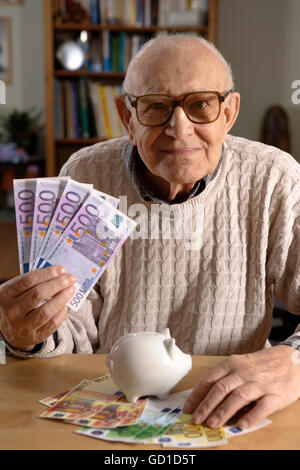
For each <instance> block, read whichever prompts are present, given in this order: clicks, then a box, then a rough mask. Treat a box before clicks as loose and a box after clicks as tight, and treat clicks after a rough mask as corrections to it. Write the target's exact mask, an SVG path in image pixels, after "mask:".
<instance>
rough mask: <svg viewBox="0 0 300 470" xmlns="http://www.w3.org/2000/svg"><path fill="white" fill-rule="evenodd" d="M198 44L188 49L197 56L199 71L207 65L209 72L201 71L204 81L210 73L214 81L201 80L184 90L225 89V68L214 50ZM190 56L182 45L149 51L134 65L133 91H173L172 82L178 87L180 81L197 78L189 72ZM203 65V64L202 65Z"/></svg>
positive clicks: (137, 92)
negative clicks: (170, 87)
mask: <svg viewBox="0 0 300 470" xmlns="http://www.w3.org/2000/svg"><path fill="white" fill-rule="evenodd" d="M197 46H198V47H195V45H193V47H189V49H191V52H193V55H196V59H198V60H197V64H198V66H199V65H200V70H201V69H203V68H205V70H206V71H207V73H206V74H201V75H202V77H201V81H202V82H203V80H204V81H205V77H206V76H208V77H209V80H210V81H212V85H209V84H207V83H205V84H204V83H203V85H202V84H201V83H199V86H198V85H197V86H193V87H192V89H188V90H185V92H188V91H200V90H203V91H204V90H210V91H224V82H225V70H224V66H223V64H222V63H221V62H220V60H219V59H218V57H216V56H215V54H213V53H212V52H211V51H209V50H206V49H205V48H204V47H202V46H199V45H197ZM151 49H152V48H151ZM153 49H154V48H153ZM155 49H157V48H155ZM174 56H175V57H174ZM190 57H191V56H190V55H189V54H188V53H187V51H186V49H184V50H183V48H182V47H177V48H175V49H172V50H171V51H170V49H166V48H164V50H155V51H150V50H148V51H146V52H145V53H144V55H143V56H141V57H140V58H139V59H138V61H137V64H136V66H135V73H134V80H133V81H134V83H132V90H134V93H135V94H136V95H141V94H147V93H159V92H160V93H168V94H171V92H173V91H174V90H170V89H169V84H172V85H174V84H175V85H174V86H175V87H177V83H178V84H179V85H182V84H184V83H185V82H186V81H188V80H191V79H193V80H194V79H195V78H196V77H193V76H191V74H190V73H189V70H190V60H191V59H190ZM202 64H203V67H201V65H202ZM174 77H176V78H177V77H178V79H176V80H174ZM222 83H223V85H222ZM181 94H184V93H181ZM177 95H178V94H177Z"/></svg>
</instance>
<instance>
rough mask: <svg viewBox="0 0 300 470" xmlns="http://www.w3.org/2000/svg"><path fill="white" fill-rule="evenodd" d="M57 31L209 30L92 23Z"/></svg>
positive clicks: (203, 30)
mask: <svg viewBox="0 0 300 470" xmlns="http://www.w3.org/2000/svg"><path fill="white" fill-rule="evenodd" d="M54 30H55V31H81V30H86V31H106V30H108V31H125V32H128V33H136V34H138V33H144V32H150V33H155V32H159V31H167V32H174V31H181V32H189V31H196V32H199V33H202V34H207V32H208V30H209V28H208V27H207V26H198V27H196V26H126V25H105V24H99V25H94V24H91V23H76V24H75V23H73V24H68V23H64V24H60V25H55V26H54Z"/></svg>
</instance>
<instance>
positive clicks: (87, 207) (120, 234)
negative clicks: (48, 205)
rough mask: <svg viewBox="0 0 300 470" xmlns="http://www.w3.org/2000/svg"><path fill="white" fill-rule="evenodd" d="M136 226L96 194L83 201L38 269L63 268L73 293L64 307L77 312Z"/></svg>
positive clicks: (99, 194)
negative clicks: (72, 282) (71, 278)
mask: <svg viewBox="0 0 300 470" xmlns="http://www.w3.org/2000/svg"><path fill="white" fill-rule="evenodd" d="M135 227H136V223H135V222H134V221H133V220H131V219H130V218H129V217H127V216H126V215H125V214H123V213H122V212H120V211H119V210H118V209H116V208H115V207H114V206H112V205H111V204H110V203H108V202H107V201H105V200H104V199H103V197H102V196H101V193H99V192H98V191H96V190H93V191H92V192H91V194H90V195H89V196H88V197H87V199H86V200H85V201H84V203H83V204H82V206H81V207H80V208H79V210H78V211H77V213H76V214H75V216H74V217H73V219H72V221H71V222H70V223H69V225H68V226H67V228H66V229H65V230H64V232H63V234H62V235H61V237H60V239H59V240H58V241H57V243H56V244H55V245H54V246H53V248H52V250H51V252H50V253H49V254H48V255H47V257H46V258H45V259H44V261H43V262H42V264H41V266H40V267H46V266H52V265H63V266H64V267H65V268H66V270H67V272H68V273H70V274H74V275H75V277H76V279H77V282H76V284H75V287H76V292H75V294H74V296H73V297H72V299H71V300H70V301H69V302H68V303H67V306H68V307H69V308H71V309H72V310H74V311H77V310H78V309H79V308H80V306H81V305H82V303H83V302H84V300H85V298H86V297H87V295H88V294H89V292H90V291H91V289H92V288H93V286H94V285H95V283H96V282H97V281H98V279H99V278H100V276H101V275H102V274H103V272H104V271H105V269H106V268H107V266H108V265H109V263H110V262H111V260H112V259H113V258H114V256H115V255H116V253H117V252H118V251H119V249H120V248H121V246H122V245H123V243H124V242H125V241H126V239H127V238H128V236H129V235H130V234H131V232H132V231H133V230H134V229H135Z"/></svg>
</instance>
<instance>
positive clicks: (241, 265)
mask: <svg viewBox="0 0 300 470" xmlns="http://www.w3.org/2000/svg"><path fill="white" fill-rule="evenodd" d="M126 142H127V138H126V137H125V138H120V139H113V140H110V141H108V142H104V143H99V144H96V145H93V146H91V147H88V148H84V149H81V150H80V151H79V152H77V153H75V154H74V155H73V156H72V157H71V158H70V159H69V161H68V162H67V163H66V164H65V165H64V167H63V169H62V171H61V175H70V176H71V177H72V178H73V179H75V180H77V181H80V182H85V183H93V184H94V187H95V188H96V189H99V190H101V191H104V192H107V193H109V194H112V195H113V196H116V197H120V196H127V198H128V199H127V202H128V208H131V211H133V209H134V207H132V205H133V204H142V205H143V206H144V207H145V208H146V209H147V211H148V213H150V210H151V203H150V202H144V201H142V200H141V199H140V197H139V196H138V194H137V192H136V190H135V189H134V187H133V185H132V182H131V180H130V177H129V174H128V172H127V170H126V168H125V165H124V163H123V160H122V148H123V146H124V144H125V143H126ZM299 201H300V165H299V164H298V163H297V162H296V161H295V160H294V159H293V158H292V157H291V156H290V155H288V154H286V153H284V152H282V151H280V150H278V149H276V148H274V147H270V146H266V145H263V144H261V143H258V142H252V141H249V140H247V139H243V138H238V137H233V136H227V139H226V141H225V143H224V159H223V162H222V165H221V167H220V170H219V172H218V174H217V176H216V178H215V179H214V180H213V181H211V182H210V183H208V185H207V186H206V188H205V190H204V191H203V192H202V193H201V194H200V195H198V196H196V197H194V198H192V199H190V200H187V201H186V202H184V203H181V204H175V205H172V210H173V211H174V213H177V211H179V213H180V214H184V215H186V214H189V215H190V216H191V217H195V211H196V209H197V206H198V205H199V204H203V205H204V208H205V219H204V243H203V246H202V247H201V248H200V249H198V250H187V249H186V248H185V245H184V243H183V241H182V240H178V239H174V237H172V238H171V239H170V240H164V239H163V237H162V233H160V234H159V237H158V238H157V239H151V238H149V239H141V238H138V239H134V237H130V238H129V239H128V240H127V241H126V243H125V244H124V245H123V247H122V249H121V251H120V252H119V253H118V255H117V256H116V257H115V259H114V260H113V261H112V262H111V264H110V265H109V267H108V269H107V270H106V272H105V273H104V274H103V276H102V277H101V279H100V281H99V284H98V294H97V295H98V300H99V302H98V303H97V302H96V301H95V295H96V294H95V292H96V291H94V292H93V294H91V295H92V296H93V299H88V300H87V301H86V302H85V304H84V305H83V307H82V309H81V310H80V312H79V313H78V314H77V318H76V320H75V316H76V314H73V313H72V314H71V315H69V318H68V320H67V322H69V323H70V322H71V323H72V324H73V327H72V328H71V327H68V324H67V322H66V321H65V322H64V324H63V325H62V327H61V328H59V330H58V333H59V342H60V343H59V346H58V348H57V349H56V350H54V351H52V352H51V353H49V352H47V353H46V354H45V355H48V356H51V355H55V354H59V353H62V352H83V353H84V352H89V351H90V350H91V348H93V350H94V352H99V353H100V352H101V353H108V352H109V351H110V349H111V347H112V345H113V344H114V342H115V341H116V340H117V339H118V338H119V337H120V336H121V335H123V334H125V333H132V332H138V331H144V330H148V331H162V330H163V329H164V328H166V327H169V328H170V331H171V335H172V336H173V337H174V338H175V339H176V344H177V345H178V346H179V347H180V348H181V349H182V350H183V351H184V352H186V353H191V354H199V355H202V354H211V355H212V354H213V355H227V354H232V353H246V352H253V351H257V350H259V349H262V348H263V347H265V345H266V341H267V338H268V335H269V333H270V329H271V322H272V310H273V299H274V295H276V297H277V298H278V299H280V300H282V301H283V302H284V303H285V304H286V306H287V308H288V309H289V310H290V311H291V312H294V313H299V314H300V225H299V220H300V217H299V216H300V204H299ZM129 215H130V212H129ZM138 217H139V213H137V214H136V216H135V217H133V218H135V219H136V220H137V221H138ZM91 302H93V308H92V307H91ZM80 323H81V324H82V325H81V326H80ZM95 325H96V326H97V328H98V340H99V342H97V341H96V339H95ZM71 329H74V330H76V331H75V333H72V331H71ZM84 330H85V332H84ZM74 334H75V337H74V339H73V342H71V340H70V337H71V336H72V335H74ZM88 341H90V344H91V345H87V342H88ZM40 355H41V356H43V352H42V353H41V354H40Z"/></svg>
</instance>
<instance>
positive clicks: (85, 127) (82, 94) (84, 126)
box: [79, 77, 90, 139]
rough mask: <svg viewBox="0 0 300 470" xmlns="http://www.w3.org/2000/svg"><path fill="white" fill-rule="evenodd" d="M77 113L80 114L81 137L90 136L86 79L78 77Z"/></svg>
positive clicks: (86, 137)
mask: <svg viewBox="0 0 300 470" xmlns="http://www.w3.org/2000/svg"><path fill="white" fill-rule="evenodd" d="M79 114H80V127H81V137H83V138H84V139H88V138H89V137H90V129H89V117H88V102H87V90H86V79H85V78H82V77H80V78H79Z"/></svg>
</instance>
